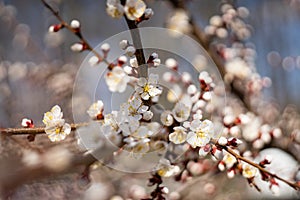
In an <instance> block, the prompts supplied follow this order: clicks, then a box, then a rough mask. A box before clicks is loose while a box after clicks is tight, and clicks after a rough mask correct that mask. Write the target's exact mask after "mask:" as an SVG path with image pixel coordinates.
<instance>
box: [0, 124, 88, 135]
mask: <svg viewBox="0 0 300 200" xmlns="http://www.w3.org/2000/svg"><path fill="white" fill-rule="evenodd" d="M88 124H89V123H87V122H84V123H78V124H71V130H72V131H74V130H76V129H77V128H79V127H83V126H87V125H88ZM0 133H1V135H6V136H11V135H27V134H33V135H37V134H44V133H45V127H36V128H2V129H0Z"/></svg>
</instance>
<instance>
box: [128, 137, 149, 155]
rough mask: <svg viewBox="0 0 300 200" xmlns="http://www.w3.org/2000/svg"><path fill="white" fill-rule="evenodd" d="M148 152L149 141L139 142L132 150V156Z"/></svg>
mask: <svg viewBox="0 0 300 200" xmlns="http://www.w3.org/2000/svg"><path fill="white" fill-rule="evenodd" d="M149 150H150V147H149V140H140V141H139V142H138V143H137V144H136V145H135V146H134V147H133V149H132V153H134V154H145V153H147V152H148V151H149Z"/></svg>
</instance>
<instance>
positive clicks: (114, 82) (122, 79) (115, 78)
mask: <svg viewBox="0 0 300 200" xmlns="http://www.w3.org/2000/svg"><path fill="white" fill-rule="evenodd" d="M105 80H106V84H107V85H108V88H109V90H110V91H111V92H120V93H121V92H124V91H125V89H126V86H127V83H128V82H129V81H130V78H129V76H128V75H127V74H126V73H125V72H124V70H123V69H122V68H121V67H114V68H113V69H112V71H110V72H108V73H107V74H106V76H105Z"/></svg>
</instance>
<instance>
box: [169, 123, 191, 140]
mask: <svg viewBox="0 0 300 200" xmlns="http://www.w3.org/2000/svg"><path fill="white" fill-rule="evenodd" d="M173 130H174V132H173V133H171V134H170V135H169V140H170V141H171V142H173V143H174V144H181V143H184V142H185V141H186V136H187V133H186V129H185V128H183V127H181V126H176V127H174V128H173Z"/></svg>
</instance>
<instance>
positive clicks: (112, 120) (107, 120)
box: [104, 111, 121, 133]
mask: <svg viewBox="0 0 300 200" xmlns="http://www.w3.org/2000/svg"><path fill="white" fill-rule="evenodd" d="M117 116H118V112H116V111H112V112H111V113H110V114H107V115H105V116H104V125H108V126H110V127H111V128H112V129H113V130H114V131H115V132H117V133H119V132H120V131H121V129H120V127H119V125H118V123H117Z"/></svg>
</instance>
